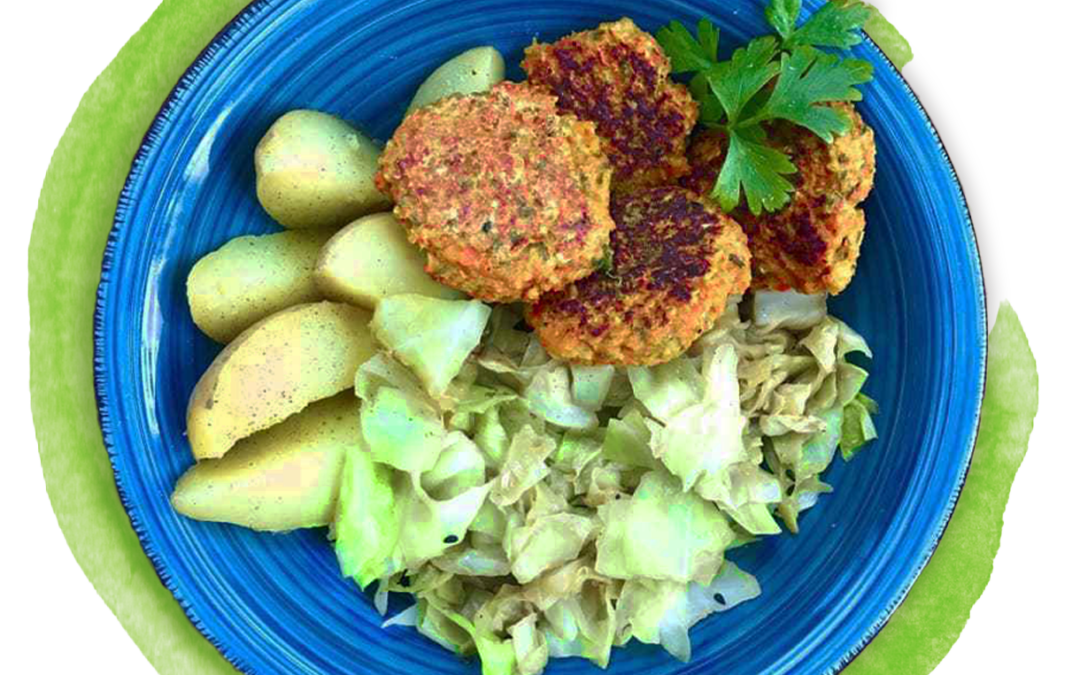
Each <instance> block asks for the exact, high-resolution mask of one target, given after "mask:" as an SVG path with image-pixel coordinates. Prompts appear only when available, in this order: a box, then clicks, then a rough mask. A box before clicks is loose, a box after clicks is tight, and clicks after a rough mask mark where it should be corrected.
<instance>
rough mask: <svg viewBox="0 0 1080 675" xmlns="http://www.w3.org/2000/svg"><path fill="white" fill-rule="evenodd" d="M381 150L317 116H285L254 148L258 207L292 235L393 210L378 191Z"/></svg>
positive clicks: (314, 113)
mask: <svg viewBox="0 0 1080 675" xmlns="http://www.w3.org/2000/svg"><path fill="white" fill-rule="evenodd" d="M379 153H380V149H379V147H378V146H377V145H376V144H375V143H374V142H373V141H371V140H370V139H368V138H367V137H365V136H364V135H363V134H361V133H360V132H359V131H357V130H356V129H354V128H353V127H351V126H350V125H349V124H348V123H346V122H344V121H342V120H340V119H338V118H337V117H334V116H333V115H328V114H326V113H321V112H317V111H314V110H294V111H292V112H289V113H286V114H285V115H283V116H282V117H281V118H279V119H278V120H277V121H276V122H274V124H273V126H271V127H270V130H269V131H267V132H266V135H265V136H264V137H263V139H262V140H261V141H259V145H258V146H257V147H256V148H255V180H256V192H257V193H258V197H259V203H260V204H262V206H263V208H264V209H266V212H267V213H269V214H270V216H271V217H273V218H274V220H276V221H277V222H279V223H281V224H282V225H283V226H285V227H287V228H290V229H307V228H313V227H315V228H317V227H342V226H344V225H346V224H347V223H349V222H352V221H353V220H355V219H356V218H359V217H360V216H362V215H364V214H366V213H372V212H375V211H381V210H383V209H386V208H389V206H390V205H389V202H388V201H387V199H386V197H385V196H383V194H382V193H381V192H379V190H378V189H377V188H376V187H375V171H376V169H377V168H378V161H379Z"/></svg>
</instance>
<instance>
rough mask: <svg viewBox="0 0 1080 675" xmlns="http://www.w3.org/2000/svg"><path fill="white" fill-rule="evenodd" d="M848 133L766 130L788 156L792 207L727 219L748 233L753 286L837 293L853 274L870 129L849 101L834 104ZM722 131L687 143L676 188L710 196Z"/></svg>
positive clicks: (869, 167) (784, 127) (868, 171)
mask: <svg viewBox="0 0 1080 675" xmlns="http://www.w3.org/2000/svg"><path fill="white" fill-rule="evenodd" d="M834 107H835V108H836V109H837V110H839V111H841V112H842V113H844V114H846V115H847V116H848V117H849V118H850V120H851V122H852V124H851V130H850V131H849V132H848V133H847V134H845V135H843V136H837V137H836V138H834V139H833V142H832V143H825V142H824V141H822V140H821V139H820V138H818V137H817V136H816V135H815V134H814V133H813V132H811V131H808V130H806V129H804V128H801V127H796V126H794V125H792V124H788V123H779V124H775V125H772V126H771V128H770V135H769V141H768V142H769V144H770V145H772V146H773V147H776V148H777V149H780V150H782V151H783V152H785V153H787V154H788V155H790V156H791V158H792V161H793V163H794V164H795V166H796V168H797V169H798V173H797V174H794V175H792V176H791V180H792V181H793V182H794V184H795V192H794V193H793V194H792V195H791V202H790V203H789V204H788V205H787V206H785V207H784V208H782V209H780V210H779V211H777V212H776V213H768V212H763V213H762V214H760V215H758V216H755V215H753V214H751V213H749V212H748V211H746V209H745V208H740V209H739V210H738V211H736V212H735V213H734V214H733V215H734V217H735V218H736V219H737V220H738V221H739V222H740V223H742V225H743V227H744V228H745V229H746V233H747V235H748V236H749V241H750V252H751V254H752V256H753V271H754V278H753V287H754V288H771V289H774V290H789V289H794V290H796V291H798V292H800V293H823V292H828V293H832V294H836V293H839V292H840V291H842V290H844V288H845V287H846V286H847V285H848V283H850V281H851V278H852V276H853V275H854V274H855V264H856V261H857V260H858V257H859V248H860V246H861V245H862V240H863V235H864V233H865V229H866V216H865V215H864V214H863V211H862V209H860V208H858V204H859V203H860V202H862V201H863V200H864V199H866V197H867V195H868V194H869V193H870V189H871V187H872V186H873V183H874V169H875V146H874V132H873V130H871V129H870V127H869V126H867V125H866V123H865V122H864V121H863V119H862V117H861V116H860V115H859V114H858V113H857V112H856V111H855V108H854V106H852V105H850V104H834ZM726 147H727V142H726V138H725V137H724V133H723V132H722V131H719V130H708V131H704V132H701V133H699V134H697V135H696V136H695V137H694V139H693V140H692V142H691V145H690V150H689V157H690V162H691V165H692V170H691V173H690V174H689V175H688V176H685V177H683V178H682V179H681V181H680V182H681V184H682V185H684V186H686V187H688V188H690V189H692V190H694V191H695V192H697V193H699V194H702V195H708V194H709V193H710V192H711V191H712V188H713V185H714V184H715V182H716V176H717V175H718V174H719V172H720V168H721V167H722V166H723V163H724V158H725V149H726Z"/></svg>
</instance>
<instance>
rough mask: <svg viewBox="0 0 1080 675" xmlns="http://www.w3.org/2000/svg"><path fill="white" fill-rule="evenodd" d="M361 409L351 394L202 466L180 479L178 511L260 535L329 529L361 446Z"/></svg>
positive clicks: (308, 411)
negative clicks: (352, 451)
mask: <svg viewBox="0 0 1080 675" xmlns="http://www.w3.org/2000/svg"><path fill="white" fill-rule="evenodd" d="M359 410H360V402H359V401H358V400H357V399H356V396H354V395H353V393H352V392H351V391H346V392H344V393H341V394H338V395H337V396H334V397H332V398H328V399H324V400H322V401H317V402H315V403H312V404H311V405H309V406H308V407H307V408H304V409H303V410H302V411H300V412H298V413H297V414H295V415H293V416H292V417H290V418H289V419H287V420H285V421H284V422H282V423H281V424H278V425H275V426H272V427H270V428H269V429H266V430H264V431H260V432H259V433H257V434H255V435H253V436H249V437H248V438H245V439H243V440H241V441H240V442H238V443H237V444H236V446H235V447H234V448H233V449H232V450H231V451H230V452H229V454H227V455H225V456H224V457H222V458H220V459H206V460H203V461H201V462H199V463H198V464H196V465H195V466H193V467H191V468H190V469H188V471H187V473H185V474H184V475H183V476H181V477H180V480H179V481H177V483H176V489H175V491H174V492H173V495H172V504H173V508H175V509H176V510H177V511H178V512H180V513H182V514H184V515H185V516H188V517H190V518H195V519H196V520H210V521H216V522H222V523H235V524H237V525H243V526H244V527H250V528H251V529H254V530H267V531H286V530H294V529H296V528H299V527H320V526H322V525H329V524H330V522H331V521H332V520H333V518H334V508H335V505H336V503H337V495H338V490H339V488H340V486H341V470H342V467H344V465H345V453H346V451H347V450H348V449H349V448H351V447H356V446H358V445H359V443H360V425H359V419H360V416H359Z"/></svg>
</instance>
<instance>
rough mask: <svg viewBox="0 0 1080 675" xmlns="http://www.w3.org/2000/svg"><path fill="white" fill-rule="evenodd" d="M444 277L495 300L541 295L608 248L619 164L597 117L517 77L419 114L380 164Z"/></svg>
mask: <svg viewBox="0 0 1080 675" xmlns="http://www.w3.org/2000/svg"><path fill="white" fill-rule="evenodd" d="M376 184H377V185H378V186H379V189H380V190H382V191H383V192H385V193H386V194H387V195H389V196H390V197H391V198H392V199H393V200H394V202H395V207H394V213H395V214H396V215H397V217H398V218H399V219H400V220H401V222H402V223H403V224H404V225H405V228H406V230H407V232H408V236H409V239H410V240H411V241H412V242H413V243H415V244H416V245H418V246H420V247H421V248H423V249H424V250H425V251H426V252H427V255H428V264H427V270H428V273H429V274H431V275H432V276H433V277H434V278H435V279H437V280H439V281H440V282H442V283H444V284H446V285H448V286H452V287H454V288H457V289H460V290H462V291H465V292H466V293H469V294H470V295H473V296H475V297H477V298H481V299H483V300H487V301H489V302H512V301H516V300H530V301H531V300H536V299H537V298H539V297H540V295H541V294H542V293H544V292H546V291H550V290H554V289H558V288H562V287H563V286H566V285H567V284H569V283H571V282H573V281H575V280H577V279H580V278H582V277H585V276H587V275H589V274H591V273H592V271H593V270H594V269H596V267H597V265H598V264H599V263H600V262H601V261H602V260H603V258H604V251H605V247H606V245H607V243H608V239H609V235H610V232H611V230H612V229H613V228H614V226H615V225H614V222H613V221H612V219H611V215H610V212H609V202H610V184H611V166H610V164H609V162H608V160H607V158H606V157H605V156H604V153H603V152H602V150H601V148H600V139H599V137H598V136H597V135H596V131H595V125H594V124H593V123H592V122H584V121H580V120H578V119H577V118H575V117H574V116H572V115H566V114H562V112H561V111H560V110H559V109H558V108H557V107H556V100H555V97H554V96H552V95H550V94H548V93H547V92H546V91H545V90H543V89H541V88H539V87H535V86H531V85H528V84H518V83H510V82H505V83H502V84H499V85H496V86H495V87H494V88H492V89H491V90H490V91H488V92H484V93H480V94H473V95H470V96H451V97H448V98H445V99H443V100H441V101H437V102H435V103H433V104H431V105H429V106H425V107H423V108H420V109H418V110H416V111H415V112H413V113H412V114H410V115H409V116H408V117H406V118H405V121H404V122H402V124H401V126H400V127H398V129H397V131H396V132H395V133H394V137H393V138H392V139H391V140H390V142H389V143H387V146H386V150H385V151H384V152H383V155H382V157H381V158H380V160H379V173H378V174H377V176H376Z"/></svg>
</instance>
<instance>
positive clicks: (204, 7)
mask: <svg viewBox="0 0 1080 675" xmlns="http://www.w3.org/2000/svg"><path fill="white" fill-rule="evenodd" d="M246 4H247V2H246V0H165V1H164V2H163V3H162V4H161V6H160V7H159V8H158V10H157V11H156V12H154V14H153V16H152V17H150V19H149V21H147V22H146V25H144V26H143V27H142V29H141V30H140V31H139V32H138V33H137V34H136V35H135V36H134V37H133V38H132V39H131V41H130V42H128V44H127V45H126V46H125V47H124V48H123V49H122V50H121V51H120V53H119V54H118V55H117V57H116V60H114V61H113V62H112V64H110V65H109V67H108V68H107V69H106V70H105V72H104V73H102V75H101V76H100V77H99V78H98V79H97V81H96V82H94V84H93V86H92V87H91V88H90V90H89V91H88V92H87V94H86V95H85V96H84V98H83V100H82V102H81V103H80V105H79V108H78V110H77V111H76V113H75V116H74V117H73V119H72V121H71V125H70V126H69V127H68V129H67V131H66V132H65V133H64V136H63V138H62V139H61V141H60V145H59V147H58V148H57V150H56V153H55V154H54V156H53V158H52V162H51V164H50V165H49V170H48V172H47V174H46V177H45V185H44V187H43V189H42V192H41V198H40V202H39V205H38V212H37V217H36V219H35V221H34V230H33V234H32V236H31V240H30V260H29V272H30V327H31V334H30V392H31V399H32V402H31V405H32V410H33V417H34V426H35V428H36V430H37V439H38V446H39V451H40V453H41V465H42V470H43V472H44V474H45V483H46V488H47V490H48V493H49V499H50V500H51V501H52V505H53V509H54V510H55V511H56V517H57V521H58V522H59V524H60V528H61V529H62V530H63V532H64V536H65V538H66V539H67V542H68V545H69V546H70V547H71V550H72V552H73V553H74V554H75V559H76V560H77V561H78V563H79V565H80V566H81V567H82V569H83V571H84V572H85V573H86V576H87V577H88V578H89V579H90V582H91V583H92V584H93V585H94V588H95V589H96V590H97V592H98V593H99V594H100V595H101V597H102V599H104V600H105V603H106V604H107V605H108V606H109V608H110V609H111V610H112V611H113V613H114V614H116V617H117V619H119V620H120V623H121V624H122V625H123V626H124V628H125V629H126V630H127V631H128V633H129V634H130V635H131V637H132V639H133V640H134V641H135V643H136V644H137V645H138V646H139V648H140V649H141V650H142V652H143V654H145V655H146V658H147V659H148V660H149V661H150V663H151V664H153V666H154V667H155V668H156V669H157V670H158V672H160V673H162V674H163V675H164V674H172V673H176V674H178V675H190V674H192V673H199V674H200V675H203V674H206V675H214V674H219V673H220V674H225V673H233V672H235V671H234V670H233V668H232V667H231V666H230V665H229V664H228V663H227V662H226V661H225V660H224V659H223V658H222V657H221V655H220V654H219V653H218V652H217V651H216V650H215V649H214V648H213V647H212V646H211V645H210V643H209V642H207V641H206V639H205V638H203V637H202V635H200V634H199V632H198V631H197V630H195V628H194V627H193V626H192V625H191V623H190V622H189V621H188V619H187V617H186V616H185V615H184V613H183V611H182V610H181V609H180V606H179V604H178V603H177V602H176V600H175V599H174V598H173V596H172V595H171V594H170V593H169V592H168V591H167V590H166V589H165V587H164V586H163V585H162V584H161V582H160V580H159V579H158V577H157V574H156V573H155V572H154V569H153V567H152V566H151V564H150V561H149V559H147V558H146V556H145V554H144V553H143V550H142V548H141V547H140V545H139V541H138V538H137V537H136V536H135V532H134V531H133V530H132V529H131V525H130V522H129V521H128V517H127V514H126V513H125V512H124V509H123V506H122V505H121V503H120V499H119V497H118V495H117V492H116V487H115V484H114V482H113V475H112V470H111V468H110V466H109V461H108V456H107V454H106V452H105V448H104V446H103V444H102V439H101V431H100V429H99V427H98V420H97V408H96V405H95V401H94V387H93V384H94V383H93V372H94V370H93V341H92V335H93V326H92V324H93V311H94V301H95V293H96V290H97V284H98V279H99V273H100V270H101V258H102V254H103V252H104V249H105V241H106V238H107V235H108V232H109V228H110V226H111V225H112V218H113V212H114V211H115V208H116V201H117V198H118V197H119V194H120V190H121V189H122V187H123V184H124V180H125V178H126V177H127V173H128V170H129V168H130V165H131V161H132V159H133V158H134V156H135V152H136V151H137V149H138V147H139V144H140V142H141V141H142V138H143V135H144V134H145V133H146V130H147V129H148V128H149V126H150V123H151V121H152V120H153V118H154V116H155V115H156V113H157V112H158V109H159V108H160V106H161V104H162V102H163V101H164V100H165V99H166V97H167V96H168V94H169V92H170V91H171V90H172V88H173V87H174V86H175V84H176V82H177V81H178V80H179V79H180V77H181V75H183V73H184V71H185V70H186V68H187V67H188V65H189V64H191V63H192V62H193V61H194V60H195V59H196V58H197V57H198V55H199V53H200V52H201V50H202V49H203V48H204V47H205V46H206V45H207V44H209V42H210V41H211V40H212V39H213V37H214V35H215V34H216V33H217V32H218V31H219V30H221V28H222V27H224V26H225V24H226V23H227V22H228V21H229V20H230V19H231V18H232V17H233V16H235V15H236V14H237V13H238V12H239V11H240V10H241V9H243V8H244V6H245V5H246ZM990 344H991V351H990V374H989V378H988V383H987V398H986V403H985V405H984V420H983V428H982V431H981V434H980V438H979V443H978V446H977V448H976V455H975V462H974V465H973V467H972V471H971V475H970V477H969V480H968V487H967V488H966V489H965V491H964V496H963V497H962V498H961V500H960V504H959V506H958V509H957V512H956V515H955V517H954V519H953V523H952V525H951V526H950V527H949V530H948V532H947V533H946V536H945V539H944V540H943V541H942V544H941V547H940V549H939V551H938V553H937V554H936V555H935V556H934V558H933V559H932V561H931V563H930V565H929V567H927V569H926V571H925V572H924V573H923V575H922V577H920V580H919V582H918V584H916V586H915V588H914V590H913V591H912V593H911V596H910V597H909V598H908V600H907V601H906V602H905V603H904V605H903V606H901V608H900V609H899V611H898V612H897V614H896V616H895V617H894V618H893V619H892V621H891V622H890V623H889V625H888V626H886V628H885V629H884V630H883V631H882V632H881V634H880V635H879V636H878V637H877V638H876V639H875V640H874V642H873V643H871V645H870V646H869V647H868V648H867V650H866V651H865V652H864V653H863V654H862V655H861V656H860V657H859V658H858V659H856V661H855V662H854V663H853V664H852V665H851V666H849V668H848V670H847V671H846V672H848V673H854V674H855V675H876V674H878V673H889V674H890V675H908V674H910V675H926V673H929V672H930V671H931V670H932V669H933V667H934V666H936V665H937V663H938V662H940V660H941V659H942V658H943V657H944V655H945V654H946V653H947V652H948V649H949V647H951V646H952V644H953V642H955V640H956V638H957V636H958V635H959V633H960V630H961V629H962V628H963V625H964V623H965V622H966V621H967V617H968V614H969V612H970V609H971V606H972V605H973V604H974V602H975V600H977V599H978V597H979V595H980V594H981V593H982V590H983V588H984V587H985V586H986V583H987V581H988V580H989V575H990V570H991V567H992V561H993V556H994V554H995V553H996V551H997V546H998V542H999V540H1000V534H1001V526H1002V520H1001V515H1002V513H1003V511H1004V507H1005V502H1006V501H1007V499H1008V493H1009V487H1010V486H1011V484H1012V478H1013V476H1014V475H1015V472H1016V469H1017V468H1018V467H1019V465H1020V461H1021V460H1022V459H1023V456H1024V452H1025V450H1026V447H1027V437H1028V434H1029V433H1030V431H1031V425H1032V420H1033V418H1034V414H1035V407H1036V405H1037V392H1036V389H1037V377H1036V375H1035V362H1034V359H1033V358H1032V357H1031V352H1030V350H1029V349H1028V348H1027V341H1026V339H1024V336H1023V330H1022V329H1021V328H1020V324H1019V321H1018V320H1017V319H1016V315H1015V313H1013V312H1012V311H1011V309H1009V308H1005V310H1003V311H1002V312H1001V314H1000V315H999V318H998V324H997V326H996V327H995V329H994V331H993V333H992V334H991V338H990ZM973 571H974V572H973Z"/></svg>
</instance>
